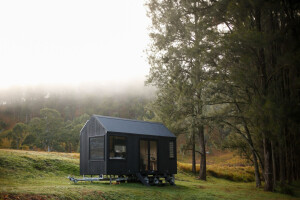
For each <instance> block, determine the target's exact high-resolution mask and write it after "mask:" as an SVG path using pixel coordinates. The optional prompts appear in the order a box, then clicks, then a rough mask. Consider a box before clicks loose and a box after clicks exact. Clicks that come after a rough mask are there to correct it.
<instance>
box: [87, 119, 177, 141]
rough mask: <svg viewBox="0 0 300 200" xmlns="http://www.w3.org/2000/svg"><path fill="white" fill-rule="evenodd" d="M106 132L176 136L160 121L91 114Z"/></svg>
mask: <svg viewBox="0 0 300 200" xmlns="http://www.w3.org/2000/svg"><path fill="white" fill-rule="evenodd" d="M93 116H94V117H95V118H96V119H97V120H98V121H99V122H100V124H101V125H102V126H103V127H104V128H105V129H106V131H107V132H118V133H132V134H139V135H152V136H163V137H176V136H175V135H174V134H173V133H171V132H170V131H169V129H167V127H165V126H164V125H163V124H162V123H158V122H146V121H140V120H132V119H123V118H116V117H107V116H101V115H93Z"/></svg>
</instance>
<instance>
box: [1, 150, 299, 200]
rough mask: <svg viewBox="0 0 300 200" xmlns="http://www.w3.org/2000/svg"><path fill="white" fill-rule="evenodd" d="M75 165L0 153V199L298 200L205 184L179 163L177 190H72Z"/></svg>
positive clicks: (213, 181) (248, 186) (75, 159)
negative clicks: (68, 177)
mask: <svg viewBox="0 0 300 200" xmlns="http://www.w3.org/2000/svg"><path fill="white" fill-rule="evenodd" d="M226 155H227V156H228V154H225V156H224V157H226ZM219 157H220V156H219ZM221 157H222V156H221ZM214 159H216V158H214V157H209V158H208V162H210V163H211V166H212V167H211V170H212V171H214V167H213V166H215V167H216V166H219V167H220V163H218V162H217V161H214ZM218 160H222V159H218ZM225 160H228V163H229V161H230V159H227V158H225ZM78 164H79V154H76V153H72V154H70V153H46V152H34V151H17V150H3V149H2V150H0V199H297V196H298V197H299V196H300V194H299V185H298V186H296V185H294V186H291V189H293V191H294V196H290V195H283V194H279V193H270V192H264V191H263V190H262V189H256V188H255V186H254V183H253V182H247V183H245V182H239V181H230V180H226V179H223V178H216V177H213V176H211V175H210V176H208V180H207V181H206V182H204V181H199V180H197V179H196V178H195V176H193V175H192V174H191V173H189V172H187V171H188V170H184V168H182V165H186V164H184V163H179V166H181V167H179V170H178V171H179V173H178V174H177V175H176V186H169V185H165V186H161V187H159V186H153V187H145V186H143V185H141V184H138V183H123V184H120V185H115V184H113V185H109V183H108V182H103V183H78V184H74V183H71V182H70V181H69V180H68V179H67V176H68V175H75V176H79V165H78ZM223 167H224V166H223ZM236 167H237V166H236ZM233 171H234V170H233ZM210 174H212V173H211V172H210ZM212 175H213V174H212ZM225 178H226V177H225Z"/></svg>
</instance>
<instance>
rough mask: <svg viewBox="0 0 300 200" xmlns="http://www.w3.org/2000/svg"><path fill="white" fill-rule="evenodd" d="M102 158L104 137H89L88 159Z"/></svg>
mask: <svg viewBox="0 0 300 200" xmlns="http://www.w3.org/2000/svg"><path fill="white" fill-rule="evenodd" d="M103 159H104V137H103V136H101V137H92V138H90V160H103Z"/></svg>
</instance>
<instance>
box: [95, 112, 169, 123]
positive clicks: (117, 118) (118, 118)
mask: <svg viewBox="0 0 300 200" xmlns="http://www.w3.org/2000/svg"><path fill="white" fill-rule="evenodd" d="M93 116H95V117H103V118H109V119H116V120H124V121H135V122H143V123H150V124H161V125H163V123H161V122H149V121H143V120H137V119H127V118H120V117H111V116H104V115H95V114H94V115H93Z"/></svg>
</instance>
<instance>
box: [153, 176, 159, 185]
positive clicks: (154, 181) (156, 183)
mask: <svg viewBox="0 0 300 200" xmlns="http://www.w3.org/2000/svg"><path fill="white" fill-rule="evenodd" d="M153 183H154V184H155V185H158V184H159V179H158V178H156V177H155V178H154V179H153Z"/></svg>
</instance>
